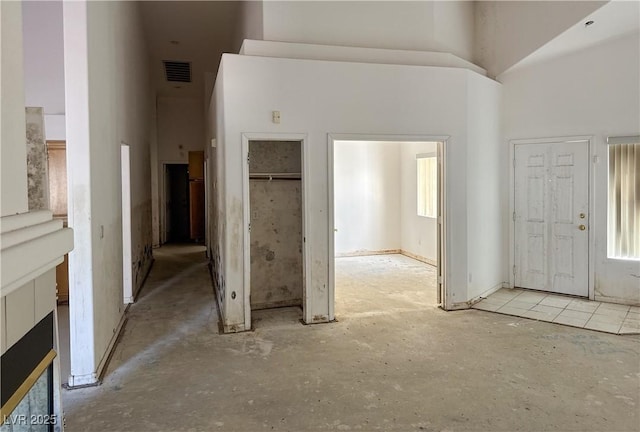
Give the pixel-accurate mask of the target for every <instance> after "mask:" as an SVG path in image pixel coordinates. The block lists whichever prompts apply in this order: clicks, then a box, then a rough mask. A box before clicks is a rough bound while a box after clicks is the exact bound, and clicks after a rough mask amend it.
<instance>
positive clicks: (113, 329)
mask: <svg viewBox="0 0 640 432" xmlns="http://www.w3.org/2000/svg"><path fill="white" fill-rule="evenodd" d="M64 20H65V28H64V31H65V34H64V35H65V38H64V39H65V72H66V74H65V75H66V76H65V79H66V84H67V85H66V95H65V99H66V114H67V149H68V155H69V164H68V165H69V166H70V167H73V169H70V171H69V197H70V201H71V203H72V204H71V208H72V209H71V212H70V217H69V225H70V226H72V227H73V228H74V230H75V233H76V238H77V240H78V241H77V243H78V244H79V245H81V246H80V247H79V248H77V249H76V251H74V253H72V254H71V255H70V257H69V263H70V265H69V273H70V275H69V278H70V292H71V296H70V314H71V316H70V332H71V334H70V336H71V375H72V376H71V377H70V379H69V383H70V385H72V386H73V385H83V384H89V383H93V382H95V381H96V380H97V378H98V375H99V372H100V369H101V368H102V367H103V366H104V362H105V360H106V357H107V355H108V352H109V350H110V348H111V346H112V344H113V343H114V342H115V337H116V336H117V333H118V331H119V326H120V325H121V324H122V319H123V316H124V304H123V287H122V231H121V230H122V213H121V201H120V200H121V190H120V181H121V180H120V145H121V143H123V142H124V143H126V144H128V145H129V146H130V148H131V205H132V214H131V217H132V221H131V224H132V249H133V250H132V252H133V257H132V258H133V262H132V263H131V264H132V266H133V272H134V275H135V274H138V275H139V276H138V277H137V284H141V283H142V279H143V277H144V274H145V273H146V270H147V269H148V268H149V266H150V263H151V224H150V222H151V194H150V179H151V175H150V166H149V141H150V127H149V117H148V116H149V109H150V107H149V105H148V103H149V100H150V98H149V87H148V82H149V76H148V64H147V62H148V59H147V51H146V47H145V42H144V37H143V34H142V30H141V25H140V16H139V13H138V5H137V4H135V3H127V2H70V3H65V4H64ZM138 286H139V285H138Z"/></svg>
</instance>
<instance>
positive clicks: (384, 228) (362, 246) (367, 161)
mask: <svg viewBox="0 0 640 432" xmlns="http://www.w3.org/2000/svg"><path fill="white" fill-rule="evenodd" d="M401 145H402V144H400V143H395V142H380V141H378V142H375V141H373V142H372V141H337V142H336V143H335V145H334V150H333V160H334V173H333V176H334V183H333V185H334V186H333V189H334V215H335V216H334V217H335V229H336V230H337V231H336V232H335V254H336V256H341V255H365V254H367V253H384V252H385V251H386V252H389V253H394V252H397V251H399V250H400V246H401V242H400V229H401V219H400V193H399V192H400V187H401V185H400V147H401Z"/></svg>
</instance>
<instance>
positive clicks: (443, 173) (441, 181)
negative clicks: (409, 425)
mask: <svg viewBox="0 0 640 432" xmlns="http://www.w3.org/2000/svg"><path fill="white" fill-rule="evenodd" d="M449 139H450V136H448V135H379V134H336V133H333V134H332V133H330V134H328V146H327V147H328V155H327V162H328V169H327V172H328V176H327V189H328V196H329V202H328V208H329V229H328V245H329V319H330V320H331V321H333V320H334V319H335V290H336V277H335V276H336V274H335V264H336V259H335V254H336V251H335V235H334V232H335V231H334V230H335V203H334V199H335V198H334V192H335V191H334V187H335V185H334V165H335V160H334V146H335V142H336V141H386V142H396V143H403V142H437V143H438V145H437V150H436V154H437V158H438V220H437V222H438V233H437V235H436V239H437V240H436V241H437V242H438V244H437V257H438V258H437V260H438V263H437V272H438V276H437V280H436V286H437V298H438V303H439V304H438V306H439V307H440V308H441V309H444V310H453V309H454V307H453V304H454V302H453V301H452V299H451V298H450V296H449V295H448V294H449V293H448V291H447V286H448V281H449V276H448V273H447V271H446V270H447V262H448V255H447V243H448V242H449V241H450V240H449V232H448V231H447V225H448V218H447V181H446V178H447V168H446V166H447V165H446V160H447V156H446V153H447V147H448V146H447V143H448V141H449Z"/></svg>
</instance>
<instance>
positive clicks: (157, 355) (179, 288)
mask: <svg viewBox="0 0 640 432" xmlns="http://www.w3.org/2000/svg"><path fill="white" fill-rule="evenodd" d="M155 255H156V263H155V265H154V269H153V271H152V273H151V275H150V278H149V281H148V283H147V286H146V287H145V288H144V291H143V295H142V297H141V298H140V300H139V302H138V303H137V304H135V305H134V306H133V307H132V308H131V309H130V314H129V322H128V324H127V326H126V329H125V332H124V335H123V338H122V340H121V342H120V344H119V345H118V346H117V348H116V350H115V353H114V356H113V359H112V361H111V363H110V365H109V368H108V371H107V374H106V377H105V379H104V382H103V384H102V385H101V386H99V387H94V388H87V389H81V390H73V391H65V392H64V393H63V400H64V406H65V411H66V424H67V430H68V431H72V432H73V431H86V430H87V431H88V430H95V431H150V430H163V431H177V430H180V431H216V430H221V431H227V430H229V431H263V430H286V431H305V430H363V431H368V430H385V431H386V430H399V431H414V430H428V431H444V430H446V431H463V430H465V431H471V430H473V431H518V430H522V431H542V430H559V431H634V430H639V429H640V415H639V414H638V412H639V410H638V404H639V403H640V337H638V336H616V335H611V334H605V333H599V332H595V331H591V330H584V329H578V328H571V327H565V326H560V325H556V324H553V323H547V322H539V321H533V320H529V319H525V318H517V317H512V316H507V315H498V314H492V313H489V312H484V311H479V310H468V311H462V312H449V313H447V312H443V311H441V310H438V309H436V308H435V307H434V306H433V303H428V302H426V303H425V304H424V305H421V304H419V303H420V302H422V300H416V301H415V302H414V301H405V299H404V298H403V294H402V293H401V292H399V291H393V290H395V289H396V288H395V287H397V286H398V284H396V283H395V282H394V278H393V277H391V276H390V275H388V274H387V273H386V272H385V271H382V270H381V271H380V273H379V275H378V278H377V279H379V280H380V281H381V285H380V291H379V293H380V295H379V296H378V298H379V299H380V300H381V301H382V302H383V303H382V304H383V305H384V304H385V303H384V300H385V299H391V300H392V303H393V307H394V308H395V309H396V310H394V311H393V312H392V313H375V314H366V309H367V305H366V304H365V302H368V301H372V300H365V298H366V297H365V296H360V295H355V296H354V297H353V298H352V299H351V300H349V298H350V297H348V296H346V295H344V294H343V295H342V297H343V298H344V301H345V302H346V303H348V302H349V301H351V302H352V303H354V302H355V304H356V306H358V307H360V306H362V309H361V310H362V311H363V313H356V307H355V306H353V309H351V310H352V311H354V313H352V314H349V313H345V311H348V310H350V309H349V307H347V306H346V303H345V305H342V306H341V305H339V304H338V305H336V310H337V311H338V313H340V312H339V311H340V310H342V311H343V312H342V317H341V318H340V320H339V321H338V322H336V323H332V324H320V325H313V326H303V325H301V324H299V323H298V322H297V321H296V317H297V316H298V312H297V311H296V310H295V309H282V310H275V311H260V312H261V313H260V314H254V318H255V319H256V321H258V322H257V325H256V326H255V327H256V330H255V331H253V332H247V333H243V334H235V335H219V334H218V333H217V315H216V308H215V305H214V300H213V293H212V290H211V285H210V282H209V275H208V273H207V268H206V263H205V259H204V254H203V253H202V252H201V251H200V249H195V248H179V247H167V248H162V249H160V250H157V251H156V252H155ZM345 267H346V268H345V269H344V270H349V269H350V268H354V269H355V268H356V267H355V266H345ZM382 281H384V282H382ZM383 286H388V287H389V288H390V289H391V291H390V292H391V294H385V292H384V291H383V290H381V287H383ZM363 289H365V290H368V291H367V292H366V293H364V294H367V295H370V294H372V293H371V289H370V288H369V287H364V288H363ZM374 297H375V295H374ZM337 299H338V301H340V294H338V296H337ZM356 300H357V301H356ZM430 305H431V306H430ZM377 307H378V310H383V309H384V306H380V305H378V306H377Z"/></svg>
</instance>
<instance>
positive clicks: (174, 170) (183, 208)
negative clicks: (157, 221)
mask: <svg viewBox="0 0 640 432" xmlns="http://www.w3.org/2000/svg"><path fill="white" fill-rule="evenodd" d="M188 168H189V165H187V164H167V165H166V171H165V175H166V179H165V181H166V183H165V184H166V191H167V224H166V227H167V242H188V241H189V240H190V231H189V171H188Z"/></svg>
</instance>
